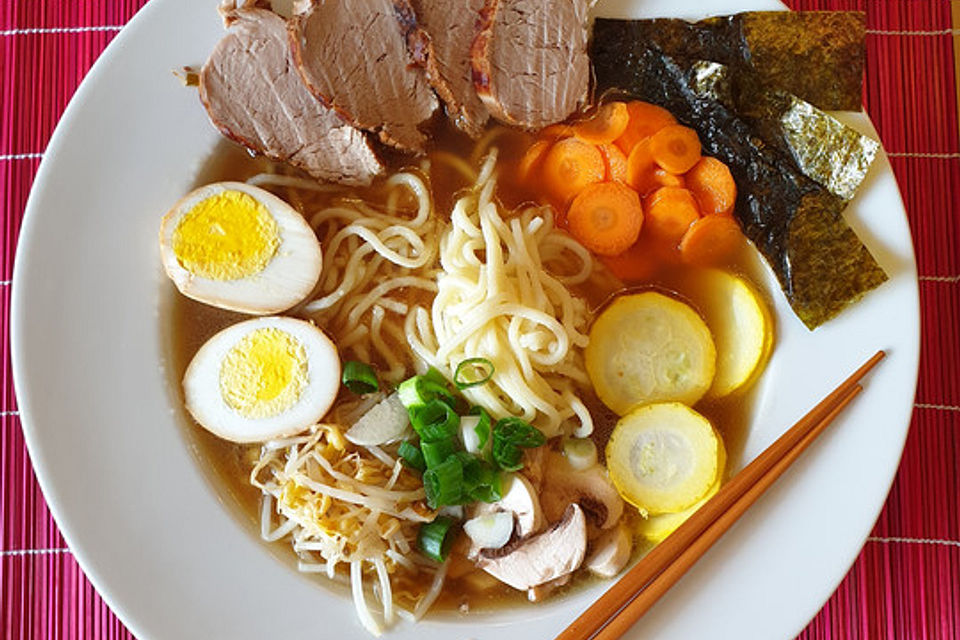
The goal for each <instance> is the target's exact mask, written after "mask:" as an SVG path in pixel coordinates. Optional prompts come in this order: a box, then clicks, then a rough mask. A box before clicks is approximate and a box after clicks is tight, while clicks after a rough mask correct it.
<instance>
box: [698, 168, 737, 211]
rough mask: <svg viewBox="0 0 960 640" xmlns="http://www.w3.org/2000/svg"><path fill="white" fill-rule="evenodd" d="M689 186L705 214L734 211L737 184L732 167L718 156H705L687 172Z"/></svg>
mask: <svg viewBox="0 0 960 640" xmlns="http://www.w3.org/2000/svg"><path fill="white" fill-rule="evenodd" d="M686 183H687V188H688V189H690V191H692V192H693V195H694V197H696V199H697V202H699V203H700V211H701V212H702V213H703V215H709V214H714V213H724V214H729V213H733V206H734V204H736V202H737V184H736V183H735V182H734V181H733V176H732V175H731V174H730V169H729V168H728V167H727V165H725V164H723V163H722V162H720V161H719V160H717V159H716V158H710V157H707V156H704V157H702V158H700V161H699V162H697V164H695V165H693V168H692V169H690V171H688V172H687V173H686Z"/></svg>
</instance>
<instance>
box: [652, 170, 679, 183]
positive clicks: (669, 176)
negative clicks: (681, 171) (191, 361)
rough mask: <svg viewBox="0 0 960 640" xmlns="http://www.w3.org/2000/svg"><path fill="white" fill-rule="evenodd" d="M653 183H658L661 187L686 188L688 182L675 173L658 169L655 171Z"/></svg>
mask: <svg viewBox="0 0 960 640" xmlns="http://www.w3.org/2000/svg"><path fill="white" fill-rule="evenodd" d="M653 181H654V182H656V183H657V184H658V185H660V186H661V187H684V186H686V181H685V180H684V179H683V176H678V175H676V174H674V173H670V172H669V171H666V170H664V169H661V168H660V167H656V168H655V169H654V170H653Z"/></svg>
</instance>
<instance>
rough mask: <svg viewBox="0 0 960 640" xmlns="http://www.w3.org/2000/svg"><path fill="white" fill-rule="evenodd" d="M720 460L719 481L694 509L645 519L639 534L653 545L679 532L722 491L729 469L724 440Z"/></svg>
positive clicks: (721, 445)
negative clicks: (687, 521) (684, 524)
mask: <svg viewBox="0 0 960 640" xmlns="http://www.w3.org/2000/svg"><path fill="white" fill-rule="evenodd" d="M718 456H719V460H718V461H717V464H718V465H719V467H720V473H719V474H718V475H717V481H716V482H714V483H713V485H712V486H711V487H710V488H709V489H708V490H707V493H706V495H705V496H703V497H702V498H700V500H698V501H697V502H696V504H694V505H693V506H692V507H687V508H686V509H684V510H683V511H678V512H676V513H662V514H660V515H658V516H650V517H648V518H644V519H643V520H641V521H640V524H639V525H638V526H637V533H639V534H640V535H642V536H643V537H644V538H646V539H647V540H649V541H650V542H653V543H658V542H663V541H664V540H665V539H666V537H667V536H669V535H670V534H671V533H673V532H674V531H676V530H677V527H679V526H680V525H681V524H683V523H684V522H685V521H686V520H687V518H689V517H690V516H692V515H693V513H694V512H695V511H696V510H697V509H699V508H700V507H702V506H703V505H704V504H705V503H706V502H707V501H708V500H710V498H712V497H713V496H715V495H716V494H717V491H719V490H720V485H721V484H723V473H724V469H726V467H727V450H726V448H725V447H724V446H723V440H720V447H719V453H718Z"/></svg>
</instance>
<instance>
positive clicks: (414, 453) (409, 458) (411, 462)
mask: <svg viewBox="0 0 960 640" xmlns="http://www.w3.org/2000/svg"><path fill="white" fill-rule="evenodd" d="M397 455H398V456H400V458H401V459H402V460H403V461H404V463H405V464H406V465H407V466H408V467H412V468H414V469H416V470H417V471H423V470H424V469H426V468H427V463H426V461H425V460H424V457H423V452H422V451H420V447H418V446H417V445H415V444H413V443H412V442H410V441H409V440H404V441H403V442H401V443H400V448H399V449H397Z"/></svg>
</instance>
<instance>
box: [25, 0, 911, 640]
mask: <svg viewBox="0 0 960 640" xmlns="http://www.w3.org/2000/svg"><path fill="white" fill-rule="evenodd" d="M216 4H217V2H215V0H204V1H203V2H197V1H196V0H153V1H152V2H150V3H149V4H148V5H147V6H146V7H145V8H144V9H143V10H142V11H141V12H140V14H139V15H138V16H137V17H136V18H135V19H134V20H133V21H132V22H131V23H130V25H128V26H127V27H126V28H125V29H124V30H123V31H122V32H121V33H120V34H119V35H118V36H117V38H116V40H115V41H114V42H113V43H112V44H111V45H110V47H109V48H108V50H107V51H106V52H105V53H104V54H103V56H102V57H101V58H100V60H99V61H98V62H97V64H96V65H95V67H94V69H93V70H92V71H91V72H90V74H89V76H88V77H87V79H86V80H85V82H84V83H83V85H82V87H81V88H80V90H79V91H78V92H77V95H76V97H75V98H74V100H73V101H72V103H71V104H70V106H69V108H68V109H67V111H66V113H65V114H64V117H63V119H62V121H61V123H60V126H59V127H58V128H57V131H56V133H55V134H54V136H53V139H52V140H51V142H50V145H49V147H48V149H47V152H46V154H45V156H44V160H43V162H42V164H41V167H40V171H39V173H38V175H37V178H36V182H35V185H34V190H33V193H32V194H31V197H30V201H29V203H28V207H27V213H26V216H25V218H24V223H23V229H22V232H21V238H20V246H19V248H18V253H17V261H16V268H15V272H14V286H13V329H12V336H13V348H14V374H15V380H16V387H17V394H18V399H19V406H20V411H21V418H22V421H23V425H24V431H25V434H26V439H27V445H28V447H29V449H30V454H31V457H32V460H33V463H34V466H35V468H36V471H37V475H38V477H39V480H40V484H41V486H42V488H43V490H44V494H45V496H46V498H47V500H48V502H49V504H50V507H51V509H52V511H53V514H54V516H55V517H56V519H57V522H58V523H59V525H60V527H61V529H62V531H63V533H64V535H65V537H66V539H67V541H68V543H69V544H70V547H71V549H72V550H73V552H74V554H75V555H76V557H77V559H78V560H79V561H80V564H81V565H82V567H83V569H84V570H85V571H86V573H87V575H88V576H89V577H90V579H91V580H92V581H93V583H94V584H95V586H96V587H97V589H98V590H99V591H100V593H101V594H103V596H104V597H105V598H106V600H107V601H108V602H109V603H110V605H111V606H112V607H113V608H114V610H115V611H116V612H117V614H118V615H119V616H120V618H121V619H122V620H123V622H124V623H125V624H127V625H128V626H129V627H130V628H131V629H132V630H133V632H134V633H135V634H137V635H138V636H139V637H141V638H145V639H146V638H176V639H178V640H187V639H190V638H202V639H205V640H206V639H209V638H235V639H242V638H265V637H275V638H284V640H295V639H299V638H313V639H315V638H328V637H337V638H364V637H366V634H365V632H364V631H363V630H362V628H361V627H360V626H359V624H358V623H357V622H356V620H355V617H354V612H353V608H352V606H350V603H349V602H348V601H347V600H345V599H343V598H342V597H341V596H339V595H336V594H333V593H330V592H328V591H327V590H326V589H325V588H323V587H321V586H318V584H317V583H316V582H314V581H312V580H309V579H307V578H305V577H303V576H301V575H298V574H297V573H296V572H294V571H292V570H291V569H290V568H289V567H288V566H287V565H285V564H283V563H281V562H278V561H277V560H276V558H275V557H273V556H272V555H271V554H270V553H269V552H267V551H266V550H265V548H264V547H263V546H262V545H261V543H260V542H259V541H258V540H256V539H255V538H254V537H253V536H251V535H250V534H249V533H248V531H246V530H244V529H243V528H242V527H240V526H238V524H237V521H236V520H235V518H233V517H232V516H231V515H230V513H228V510H227V509H226V508H225V507H224V505H223V504H221V503H220V501H219V499H218V496H217V495H216V493H215V492H214V491H213V490H212V489H211V485H210V483H209V482H208V481H207V478H206V476H205V474H204V472H203V471H202V470H201V469H200V468H199V466H198V465H197V462H196V460H195V459H194V457H193V454H192V453H191V451H190V450H189V445H188V442H187V441H186V439H185V437H184V435H183V429H182V428H181V426H180V425H179V424H178V423H177V420H178V417H177V416H179V412H178V411H176V410H175V407H174V405H173V404H172V403H173V401H174V399H175V398H176V394H175V393H172V392H171V390H170V388H169V380H168V377H167V375H166V374H165V373H164V371H163V369H162V359H163V354H165V353H166V352H167V348H168V345H167V340H168V333H167V326H166V325H167V323H168V322H169V308H168V305H167V301H168V299H169V284H168V282H167V281H166V280H165V278H164V276H163V274H162V270H161V268H160V259H159V256H158V250H157V229H158V226H159V221H160V217H161V216H162V214H163V212H164V211H166V209H167V208H168V207H169V206H170V205H171V204H172V203H173V202H174V201H176V200H177V199H178V198H179V197H180V196H181V195H182V194H183V193H185V192H186V190H187V189H188V187H189V186H191V185H192V184H193V182H194V180H195V174H196V171H197V168H198V166H199V165H200V163H201V162H202V160H203V159H204V158H205V157H206V156H207V154H208V153H209V152H210V150H211V149H212V148H213V147H214V146H215V144H216V143H217V142H218V139H219V137H218V134H217V133H216V131H215V130H214V129H213V127H211V126H210V124H209V122H208V121H207V119H206V115H205V113H204V111H203V109H202V108H201V106H200V104H199V101H198V100H197V96H196V95H195V92H194V91H192V90H187V89H184V88H183V87H182V86H180V84H179V83H178V82H177V81H176V80H175V79H174V78H173V77H172V76H171V74H170V70H171V69H172V68H174V67H178V66H180V65H184V64H197V63H199V62H202V61H203V60H204V59H205V58H206V56H207V54H208V53H209V52H210V50H211V49H212V47H213V45H214V44H215V43H216V41H217V40H218V39H219V37H220V36H221V35H222V29H221V25H220V21H219V19H218V16H217V14H216V12H215V11H214V7H215V5H216ZM777 8H782V5H780V4H779V3H777V2H775V0H739V1H738V0H711V1H705V0H697V1H695V0H672V1H671V0H643V1H641V0H637V1H636V2H632V1H629V0H620V1H608V2H601V4H600V6H599V7H598V10H597V13H598V15H605V16H616V17H624V16H635V17H652V16H658V15H681V16H683V17H689V18H696V17H702V16H705V15H709V14H718V13H729V12H733V11H738V10H745V9H777ZM849 122H851V123H852V124H853V125H854V126H857V127H858V128H860V129H861V130H862V131H864V132H873V129H872V127H871V125H870V124H869V121H868V120H867V119H866V117H865V116H855V117H852V118H850V119H849ZM847 217H848V219H849V220H850V221H851V224H852V225H853V226H854V227H855V228H856V230H857V232H858V233H860V235H861V237H862V238H864V239H865V241H866V243H867V244H868V246H869V247H870V248H871V250H872V251H873V252H874V254H875V255H876V256H877V257H878V259H879V261H880V262H881V264H882V265H883V266H884V268H885V269H886V270H887V271H888V273H890V274H891V280H890V282H888V283H886V284H884V285H883V286H882V287H880V288H879V289H878V290H876V291H874V292H872V293H870V294H869V295H868V296H867V297H866V298H865V299H864V300H863V301H862V302H860V303H859V304H857V305H856V306H855V307H853V308H852V309H850V310H849V311H847V312H845V313H844V314H843V315H842V316H841V317H839V318H838V319H836V320H834V321H832V322H830V323H828V324H827V325H826V326H824V327H822V328H820V329H818V330H817V331H815V332H812V333H811V332H808V331H807V330H806V329H805V328H803V326H802V325H801V324H800V322H799V321H797V320H796V319H795V318H794V317H793V315H792V314H791V313H790V310H789V308H788V307H787V305H786V304H785V302H784V300H783V297H782V295H780V293H779V292H778V291H777V290H776V288H775V286H774V285H773V283H772V280H771V281H770V282H768V283H767V284H768V287H769V288H770V291H771V292H773V297H774V299H775V300H776V313H777V317H778V329H779V336H778V343H777V347H776V351H775V354H774V356H773V358H772V360H771V362H770V366H769V369H768V372H767V374H766V375H765V377H764V378H763V380H762V382H761V388H760V389H759V390H758V393H757V402H756V408H755V415H754V421H753V425H752V428H751V431H750V435H749V437H748V439H747V442H746V451H745V455H746V456H747V457H748V458H749V457H752V456H754V455H756V454H757V453H758V452H759V451H761V450H762V449H763V448H764V447H765V446H766V445H768V444H769V443H770V442H772V441H773V440H774V439H775V438H776V437H777V436H778V435H779V433H780V432H781V431H782V430H783V429H784V428H785V427H787V426H788V425H790V424H792V423H793V422H794V421H795V420H796V419H797V418H799V417H800V416H801V415H802V414H803V413H804V412H805V411H806V410H807V409H808V408H809V407H810V406H812V405H813V404H814V403H815V402H816V401H818V400H819V399H820V398H821V397H822V396H823V395H825V394H826V393H827V392H828V391H829V390H830V389H831V388H833V387H834V386H835V385H836V383H837V382H838V381H839V380H841V379H842V378H843V377H845V376H846V375H847V374H848V373H849V372H850V371H852V370H853V369H854V368H856V366H857V365H859V364H860V363H861V362H862V361H864V360H865V359H866V358H867V357H868V356H870V355H871V354H872V353H873V352H874V351H876V350H877V349H879V348H883V349H886V350H888V352H889V357H888V358H887V360H886V361H885V362H883V363H882V365H881V366H880V368H879V370H878V371H877V372H875V374H874V375H873V376H872V377H871V378H870V380H869V383H868V385H867V388H866V392H865V393H864V394H862V396H861V397H860V398H858V399H857V400H856V402H855V404H854V405H853V406H852V407H851V408H850V409H849V410H848V411H847V412H846V414H845V415H844V416H842V418H841V419H840V420H838V421H837V423H836V424H835V426H834V427H833V428H832V430H831V431H830V432H828V433H827V434H826V435H825V436H824V437H823V438H822V439H821V441H820V442H818V443H817V444H816V445H814V447H812V449H811V450H810V452H809V454H807V455H806V456H804V458H802V459H801V460H800V461H799V462H798V463H797V464H796V465H795V468H794V469H792V470H791V471H789V472H788V474H787V475H786V476H784V478H783V479H782V480H781V481H780V483H779V484H778V485H777V486H775V487H774V488H773V490H771V492H770V493H769V494H768V495H767V496H765V497H764V498H763V499H762V500H761V501H760V502H759V503H758V504H757V505H755V507H754V508H753V509H752V510H751V511H750V512H749V513H748V514H747V515H746V516H745V517H744V518H743V519H742V521H741V522H740V523H738V524H737V525H736V526H735V527H734V528H733V529H732V530H731V531H730V532H729V533H728V534H727V535H726V537H725V538H724V539H723V540H721V541H720V542H719V543H718V544H717V545H716V546H715V547H714V549H713V550H711V551H710V552H709V553H708V554H707V556H705V557H704V558H703V559H702V560H701V561H700V563H698V565H697V566H695V567H694V569H693V570H692V571H691V572H690V573H689V574H688V575H687V576H686V577H685V578H684V579H683V580H682V581H681V582H680V583H679V584H678V585H677V586H676V587H675V588H674V589H673V591H671V592H670V593H669V594H668V595H667V596H666V597H665V598H664V599H663V600H662V601H661V602H660V603H659V604H658V605H657V606H656V607H655V608H654V609H653V610H652V611H651V612H650V613H649V614H648V615H647V616H646V617H645V618H644V619H643V621H642V622H641V624H640V625H639V626H638V627H636V628H635V630H634V633H633V634H632V635H631V637H636V638H653V637H656V638H658V639H661V640H667V639H676V640H680V639H687V638H720V639H725V638H731V639H732V638H738V639H739V638H745V639H763V640H767V639H777V638H784V639H786V638H792V637H793V636H794V635H795V634H796V633H798V632H799V631H800V630H801V629H802V628H803V626H804V625H805V624H806V622H807V621H808V620H809V619H810V618H811V617H812V616H813V615H814V614H815V613H816V612H817V610H818V609H819V608H820V607H821V606H822V604H823V602H824V601H826V599H827V598H828V597H829V596H830V594H831V593H832V591H833V590H834V589H835V588H836V585H837V584H838V583H839V581H840V580H841V579H842V577H843V575H844V574H845V572H846V571H847V569H848V568H849V566H850V565H851V563H852V562H853V561H854V559H855V558H856V556H857V553H858V551H859V549H860V547H861V546H862V544H863V542H864V540H865V538H866V536H867V535H868V532H869V531H870V529H871V527H872V524H873V522H874V520H875V519H876V517H877V515H878V513H879V511H880V508H881V506H882V505H883V502H884V498H885V496H886V494H887V491H888V489H889V486H890V483H891V481H892V478H893V475H894V473H895V471H896V468H897V464H898V461H899V458H900V453H901V451H902V448H903V442H904V438H905V435H906V431H907V426H908V424H909V420H910V414H911V407H912V402H913V389H914V388H915V384H916V375H917V361H918V340H919V304H918V295H917V283H916V266H915V262H914V257H913V248H912V245H911V241H910V233H909V228H908V226H907V220H906V217H905V214H904V210H903V205H902V203H901V199H900V195H899V193H898V191H897V186H896V183H895V181H894V178H893V174H892V172H891V170H890V165H889V163H888V162H887V159H886V157H881V158H880V159H879V160H878V161H877V162H876V164H875V167H874V168H873V170H872V172H871V175H870V177H869V178H868V180H867V183H866V185H865V188H864V189H863V192H862V194H861V195H860V196H859V197H858V198H857V200H856V201H855V202H854V203H853V204H852V205H851V207H850V208H849V209H848V212H847ZM599 595H600V590H598V589H593V590H583V591H581V592H579V593H576V594H575V595H573V596H572V597H569V598H566V599H562V600H559V601H556V602H550V603H547V604H545V605H543V606H540V607H537V608H529V607H524V608H523V609H520V610H507V611H501V612H497V613H496V614H489V615H482V616H473V617H467V618H461V619H456V618H454V619H448V620H440V621H428V622H425V623H422V624H421V625H420V626H419V627H417V628H416V629H414V628H413V627H411V626H410V625H404V626H401V627H400V628H398V629H397V630H396V631H395V632H394V637H395V638H397V639H412V638H416V639H417V640H432V639H440V638H443V639H449V638H475V639H477V640H480V639H492V638H497V639H498V640H503V639H504V638H548V637H553V636H554V635H555V634H556V633H557V632H559V630H561V629H562V628H563V627H564V626H565V625H566V624H567V623H569V622H570V621H571V620H572V619H573V618H574V617H575V616H576V615H577V614H578V613H579V612H580V611H582V610H583V609H584V608H585V607H586V606H587V604H588V603H589V602H590V601H591V600H593V599H595V598H596V597H598V596H599Z"/></svg>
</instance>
